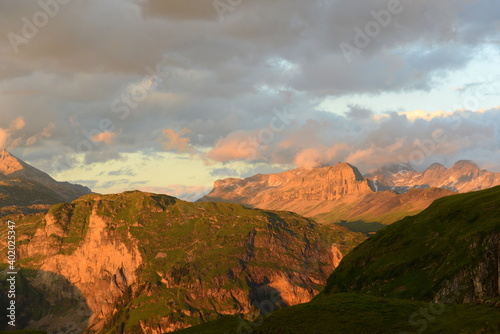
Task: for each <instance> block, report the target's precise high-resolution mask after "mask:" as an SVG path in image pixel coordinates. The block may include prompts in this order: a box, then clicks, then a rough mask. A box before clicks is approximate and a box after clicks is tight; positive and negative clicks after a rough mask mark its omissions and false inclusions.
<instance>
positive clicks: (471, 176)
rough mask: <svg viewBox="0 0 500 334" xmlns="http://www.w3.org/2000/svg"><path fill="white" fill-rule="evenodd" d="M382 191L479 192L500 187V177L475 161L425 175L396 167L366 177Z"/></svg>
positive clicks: (438, 168) (438, 167)
mask: <svg viewBox="0 0 500 334" xmlns="http://www.w3.org/2000/svg"><path fill="white" fill-rule="evenodd" d="M365 177H367V178H369V179H370V180H372V181H373V184H374V186H375V187H376V188H377V189H378V190H396V191H398V192H406V191H408V190H409V189H411V188H429V187H437V188H444V189H449V190H452V191H457V192H469V191H477V190H481V189H488V188H491V187H494V186H497V185H500V173H493V172H491V171H487V170H484V169H480V168H479V167H478V165H477V164H475V163H474V162H472V161H467V160H460V161H457V162H456V163H455V164H454V165H453V166H452V167H451V168H446V167H445V166H443V165H442V164H438V163H435V164H432V165H431V166H429V168H427V169H426V170H424V171H423V172H416V171H415V170H413V169H412V168H410V167H407V166H404V165H393V166H388V167H386V168H382V169H380V170H378V171H376V172H373V173H369V174H366V175H365Z"/></svg>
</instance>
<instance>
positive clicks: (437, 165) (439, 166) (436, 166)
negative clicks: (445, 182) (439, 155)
mask: <svg viewBox="0 0 500 334" xmlns="http://www.w3.org/2000/svg"><path fill="white" fill-rule="evenodd" d="M445 169H446V167H445V166H444V165H443V164H440V163H437V162H435V163H433V164H432V165H430V166H429V168H427V170H445Z"/></svg>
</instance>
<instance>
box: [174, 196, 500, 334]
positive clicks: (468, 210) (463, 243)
mask: <svg viewBox="0 0 500 334" xmlns="http://www.w3.org/2000/svg"><path fill="white" fill-rule="evenodd" d="M499 249H500V187H495V188H492V189H487V190H484V191H479V192H474V193H467V194H460V195H454V196H449V197H445V198H442V199H439V200H436V201H435V202H434V203H433V204H432V205H431V206H430V207H429V208H428V209H426V210H424V211H423V212H421V213H420V214H418V215H416V216H414V217H407V218H405V219H403V220H401V221H399V222H397V223H394V224H392V225H390V226H388V227H386V228H385V229H383V230H381V231H379V232H378V233H377V234H376V235H375V236H373V237H371V238H370V239H368V240H366V241H365V242H364V243H362V244H360V245H359V246H358V247H356V248H355V249H354V250H353V251H351V252H350V253H349V254H348V255H347V256H346V257H345V258H344V259H343V260H342V262H341V264H340V265H339V267H338V268H337V269H335V271H334V272H333V274H332V275H331V276H330V278H329V279H328V283H327V286H326V288H325V290H324V291H323V293H322V294H320V295H319V296H317V297H316V298H314V299H313V300H312V301H311V302H309V303H305V304H301V305H296V306H292V307H289V308H284V309H281V310H278V311H276V312H274V313H272V314H271V315H270V316H269V317H267V318H266V319H264V321H263V323H262V321H258V322H257V323H255V324H250V325H249V326H250V328H252V331H253V333H260V334H274V333H276V334H278V333H280V334H285V333H287V334H288V333H289V334H291V333H297V334H298V333H311V334H314V333H316V334H323V333H324V334H327V333H396V334H404V333H450V334H451V333H453V334H455V333H500V298H499V292H500V291H499V287H498V282H499V270H498V264H499V262H500V261H499ZM436 301H437V302H439V303H434V302H436ZM464 302H465V304H464ZM260 320H261V319H260ZM217 325H219V326H220V328H221V331H220V332H219V333H242V332H241V331H239V330H238V326H240V327H241V320H239V321H235V320H234V319H233V322H231V321H229V320H225V322H224V323H209V324H206V325H202V326H197V327H194V328H191V329H188V330H185V331H184V332H181V333H183V334H190V333H193V334H194V333H207V334H211V333H217V331H216V330H214V331H211V328H216V327H217Z"/></svg>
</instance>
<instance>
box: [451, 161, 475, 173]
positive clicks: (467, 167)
mask: <svg viewBox="0 0 500 334" xmlns="http://www.w3.org/2000/svg"><path fill="white" fill-rule="evenodd" d="M450 170H454V171H461V172H473V173H478V172H479V166H478V165H477V164H476V163H474V162H473V161H470V160H459V161H457V162H455V164H454V165H453V167H451V168H450Z"/></svg>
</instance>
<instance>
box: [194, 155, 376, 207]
mask: <svg viewBox="0 0 500 334" xmlns="http://www.w3.org/2000/svg"><path fill="white" fill-rule="evenodd" d="M370 192H373V190H372V188H371V187H370V184H369V182H368V181H367V180H365V178H363V176H362V175H361V173H360V172H359V170H358V169H357V168H356V167H354V166H352V165H350V164H348V163H338V164H337V165H335V166H333V167H321V168H303V167H301V168H297V169H292V170H289V171H286V172H283V173H278V174H266V175H264V174H257V175H255V176H252V177H249V178H246V179H235V178H229V179H224V180H218V181H216V182H215V184H214V189H213V190H212V192H210V193H209V194H208V195H206V196H205V197H203V201H216V202H239V201H242V202H245V204H250V205H258V204H263V203H268V204H269V205H272V204H271V203H277V202H283V201H287V202H289V201H301V200H305V201H333V200H338V199H341V198H343V197H345V196H350V195H363V194H367V193H370Z"/></svg>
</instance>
